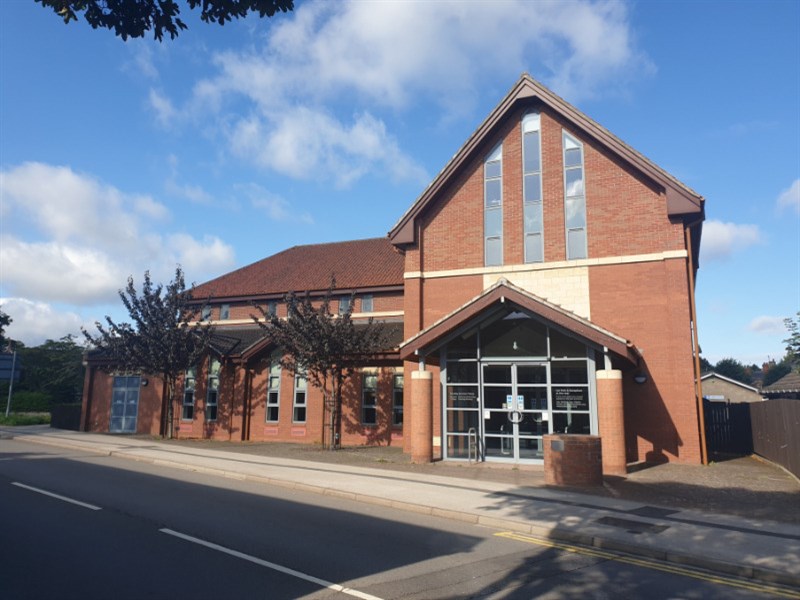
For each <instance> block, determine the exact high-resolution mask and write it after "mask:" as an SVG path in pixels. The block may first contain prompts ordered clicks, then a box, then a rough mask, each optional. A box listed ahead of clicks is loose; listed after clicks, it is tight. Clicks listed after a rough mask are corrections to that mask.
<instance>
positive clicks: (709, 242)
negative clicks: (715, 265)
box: [700, 220, 761, 261]
mask: <svg viewBox="0 0 800 600" xmlns="http://www.w3.org/2000/svg"><path fill="white" fill-rule="evenodd" d="M760 242H761V232H760V230H759V229H758V226H757V225H740V224H737V223H723V222H722V221H713V220H712V221H706V223H705V224H704V225H703V237H702V241H701V244H700V258H701V260H704V261H705V260H724V259H726V258H729V257H730V256H731V255H732V254H733V253H734V252H741V251H742V250H744V249H746V248H749V247H750V246H753V245H754V244H758V243H760Z"/></svg>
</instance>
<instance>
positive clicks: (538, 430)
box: [481, 363, 550, 462]
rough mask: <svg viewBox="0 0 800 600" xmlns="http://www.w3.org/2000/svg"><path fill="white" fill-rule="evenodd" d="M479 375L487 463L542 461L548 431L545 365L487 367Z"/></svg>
mask: <svg viewBox="0 0 800 600" xmlns="http://www.w3.org/2000/svg"><path fill="white" fill-rule="evenodd" d="M482 375H483V377H482V394H481V396H482V401H483V417H484V419H483V439H484V456H485V457H486V459H487V460H508V461H514V462H517V461H519V460H526V459H527V460H530V459H541V458H542V457H543V450H542V435H543V434H546V433H549V430H550V427H549V423H550V420H549V415H550V413H549V402H548V385H547V383H548V366H547V363H488V364H484V365H483V370H482Z"/></svg>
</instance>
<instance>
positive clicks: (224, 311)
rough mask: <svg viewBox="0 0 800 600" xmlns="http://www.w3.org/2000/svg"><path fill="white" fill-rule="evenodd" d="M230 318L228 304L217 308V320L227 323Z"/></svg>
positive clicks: (229, 306)
mask: <svg viewBox="0 0 800 600" xmlns="http://www.w3.org/2000/svg"><path fill="white" fill-rule="evenodd" d="M230 318H231V305H230V304H222V305H220V307H219V320H220V321H227V320H228V319H230Z"/></svg>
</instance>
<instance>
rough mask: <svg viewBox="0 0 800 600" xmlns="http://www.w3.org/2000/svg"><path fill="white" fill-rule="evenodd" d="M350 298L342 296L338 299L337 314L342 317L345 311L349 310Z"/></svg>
mask: <svg viewBox="0 0 800 600" xmlns="http://www.w3.org/2000/svg"><path fill="white" fill-rule="evenodd" d="M351 300H352V298H351V297H350V296H342V297H341V298H339V314H340V315H343V314H345V313H346V312H347V311H349V310H350V301H351Z"/></svg>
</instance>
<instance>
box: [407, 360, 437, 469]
mask: <svg viewBox="0 0 800 600" xmlns="http://www.w3.org/2000/svg"><path fill="white" fill-rule="evenodd" d="M410 429H411V431H410V432H409V433H410V434H411V462H415V463H429V462H431V461H432V460H433V439H432V437H433V373H431V372H430V371H412V372H411V428H410Z"/></svg>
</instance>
